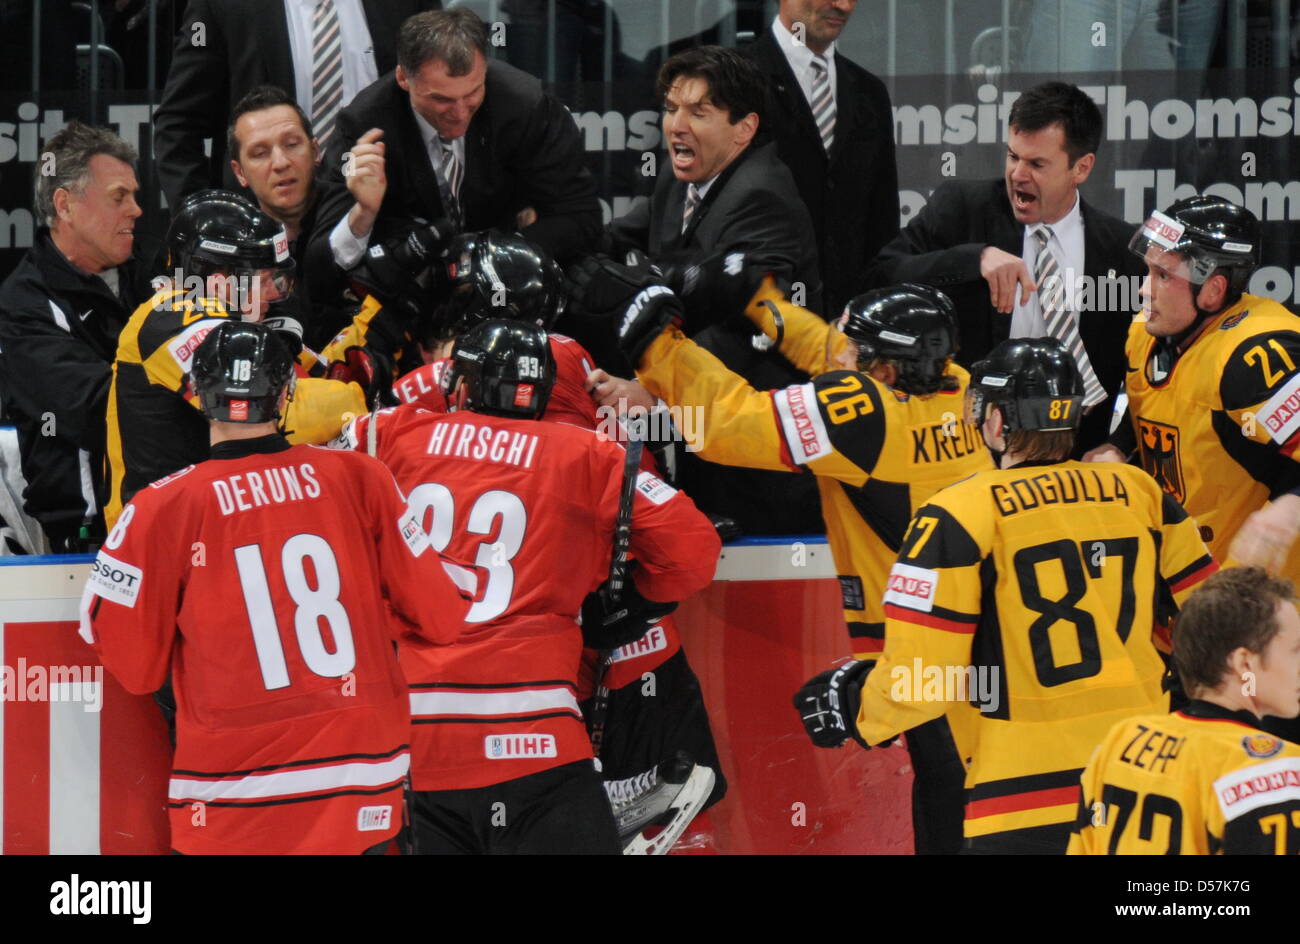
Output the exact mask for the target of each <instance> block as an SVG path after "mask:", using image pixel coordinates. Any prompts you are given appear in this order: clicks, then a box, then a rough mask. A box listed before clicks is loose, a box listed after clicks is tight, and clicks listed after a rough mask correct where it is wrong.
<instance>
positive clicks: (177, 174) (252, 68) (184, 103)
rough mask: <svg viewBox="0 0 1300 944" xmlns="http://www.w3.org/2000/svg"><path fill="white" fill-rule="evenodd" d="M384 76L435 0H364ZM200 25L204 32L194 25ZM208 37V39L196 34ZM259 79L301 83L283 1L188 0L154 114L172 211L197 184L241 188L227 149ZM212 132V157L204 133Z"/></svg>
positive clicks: (291, 85)
mask: <svg viewBox="0 0 1300 944" xmlns="http://www.w3.org/2000/svg"><path fill="white" fill-rule="evenodd" d="M361 6H362V9H363V10H364V12H365V16H366V25H367V26H368V27H369V29H370V40H371V42H372V43H373V44H374V50H375V66H376V68H378V70H379V74H380V75H383V74H384V73H385V72H388V71H389V70H391V69H393V68H394V67H395V66H396V65H397V30H398V28H399V27H400V26H401V25H402V22H403V21H404V20H405V19H406V18H407V17H409V16H411V15H413V14H415V13H419V12H420V11H421V10H436V9H438V7H439V6H440V4H439V3H437V2H436V0H361ZM198 24H202V32H201V34H200V33H198V32H196V26H197V25H198ZM196 38H202V40H203V44H202V45H195V39H196ZM259 85H278V86H279V87H280V88H282V89H284V90H285V91H286V92H288V93H289V94H290V95H293V94H294V89H295V87H296V82H295V81H294V73H293V54H292V53H291V51H290V47H289V22H288V20H287V18H286V17H285V12H284V4H283V3H281V2H280V0H189V6H188V7H187V9H186V12H185V22H184V24H183V25H182V26H181V28H180V31H179V32H178V33H177V34H176V48H175V52H174V53H173V54H172V64H171V69H170V70H169V71H168V73H167V82H166V84H165V85H164V86H163V92H162V102H161V103H160V104H159V106H158V111H157V112H155V113H154V154H155V156H156V157H157V161H158V178H159V181H160V182H161V184H162V188H163V193H165V194H166V195H167V203H168V205H169V206H170V207H171V208H172V210H173V211H174V210H175V208H176V207H177V206H178V205H179V203H180V201H181V200H182V199H184V198H185V197H186V196H188V195H189V194H191V193H194V192H195V191H197V190H203V189H205V188H208V187H224V188H226V189H227V190H239V189H241V188H240V186H239V182H238V181H237V180H235V176H234V174H233V173H232V172H231V170H230V155H229V154H227V153H226V125H227V124H228V123H229V119H230V112H231V111H232V110H233V108H234V106H235V104H236V103H237V102H238V101H239V100H240V99H241V98H243V97H244V96H245V95H246V94H248V93H249V92H250V91H252V90H253V89H254V88H255V87H257V86H259ZM204 138H212V139H213V140H212V156H211V158H209V157H206V156H205V155H204V153H203V139H204Z"/></svg>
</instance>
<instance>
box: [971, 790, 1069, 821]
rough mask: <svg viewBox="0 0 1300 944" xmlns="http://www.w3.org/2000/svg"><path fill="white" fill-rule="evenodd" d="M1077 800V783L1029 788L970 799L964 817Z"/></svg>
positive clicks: (973, 817) (990, 814)
mask: <svg viewBox="0 0 1300 944" xmlns="http://www.w3.org/2000/svg"><path fill="white" fill-rule="evenodd" d="M1078 801H1079V785H1078V784H1075V785H1074V786H1072V787H1053V788H1051V789H1049V790H1031V791H1029V792H1027V793H1016V794H1012V795H1011V796H1004V797H996V798H993V799H989V800H971V801H970V802H969V803H967V804H966V818H967V819H968V820H970V819H981V818H982V817H985V816H998V815H1001V814H1003V813H1023V812H1025V811H1026V810H1040V809H1044V808H1046V807H1050V806H1065V805H1067V804H1068V805H1070V806H1074V805H1075V804H1076V803H1078Z"/></svg>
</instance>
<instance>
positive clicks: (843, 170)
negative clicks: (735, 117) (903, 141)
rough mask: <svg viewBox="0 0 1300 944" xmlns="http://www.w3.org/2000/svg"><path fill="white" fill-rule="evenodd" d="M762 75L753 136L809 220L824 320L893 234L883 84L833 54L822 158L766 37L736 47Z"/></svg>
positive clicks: (889, 131)
mask: <svg viewBox="0 0 1300 944" xmlns="http://www.w3.org/2000/svg"><path fill="white" fill-rule="evenodd" d="M741 52H742V53H744V54H745V55H747V56H748V57H749V58H750V59H751V60H752V61H753V62H754V64H755V65H757V66H758V68H759V70H760V71H761V72H763V74H764V75H765V76H766V77H767V81H768V99H769V103H770V105H769V108H768V111H767V114H765V115H764V116H763V121H762V124H761V126H760V128H759V134H760V135H762V136H765V137H766V138H770V139H771V140H773V141H775V142H776V147H777V153H778V154H780V156H781V160H783V161H784V162H785V164H786V166H787V167H789V168H790V173H791V174H792V175H793V176H794V181H795V185H796V186H797V187H798V188H799V196H800V197H802V198H803V202H804V205H805V206H807V207H808V213H809V215H810V216H811V217H812V224H813V228H814V230H815V231H816V233H817V256H818V259H820V261H821V273H822V288H823V291H824V293H825V310H824V314H825V315H826V316H827V317H834V316H836V315H838V314H839V313H840V312H841V311H842V310H843V309H844V305H845V304H846V303H847V302H848V301H849V300H850V299H851V298H853V297H854V296H855V295H857V294H859V293H861V292H862V291H863V290H864V289H865V288H866V270H867V265H868V264H869V263H870V262H871V260H872V259H874V258H875V257H876V253H878V252H879V251H880V250H881V249H882V248H883V247H884V245H885V244H886V243H888V242H889V241H890V240H891V239H893V238H894V236H895V235H897V233H898V168H897V166H896V164H895V162H894V113H893V111H892V109H891V108H890V104H889V92H888V90H887V89H886V88H885V84H884V83H883V82H881V81H880V79H878V78H876V77H875V76H874V75H872V74H871V73H870V72H868V71H866V70H865V69H863V68H862V67H861V66H859V65H858V64H857V63H855V62H852V61H851V60H849V59H846V58H844V56H841V55H840V54H839V53H838V52H837V53H836V54H835V80H836V86H837V87H836V95H835V140H834V143H832V144H831V152H830V154H829V155H828V154H827V153H826V148H825V147H823V146H822V139H821V133H820V132H819V131H818V130H817V125H816V123H815V122H814V121H813V116H812V109H811V108H810V107H809V105H808V99H807V98H805V97H804V94H803V89H801V88H800V87H799V80H798V79H796V78H795V75H794V71H793V70H792V69H791V68H790V62H789V60H787V59H786V57H785V54H784V53H782V51H781V49H780V48H779V47H778V46H777V40H776V37H775V35H774V34H773V33H771V32H768V33H766V34H765V35H764V36H762V37H761V38H760V39H759V40H758V41H757V42H754V43H752V44H750V45H749V46H746V47H744V48H742V49H741Z"/></svg>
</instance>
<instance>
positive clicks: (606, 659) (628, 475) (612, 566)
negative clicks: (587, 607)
mask: <svg viewBox="0 0 1300 944" xmlns="http://www.w3.org/2000/svg"><path fill="white" fill-rule="evenodd" d="M623 429H624V431H625V432H626V433H627V437H628V440H627V445H626V447H625V448H626V452H625V453H624V456H623V484H622V488H621V489H620V490H619V496H618V515H617V517H616V518H615V519H614V556H613V557H612V558H611V560H610V562H609V579H608V581H607V586H608V596H607V600H608V604H609V609H610V611H609V612H607V613H606V614H605V619H604V622H605V624H606V625H608V624H609V623H612V622H614V621H615V620H617V619H621V618H622V617H623V616H624V615H625V613H626V611H625V610H619V609H616V608H615V607H616V606H617V604H618V603H619V601H620V600H621V599H622V597H623V585H624V584H625V583H626V582H627V571H628V563H627V553H628V549H629V547H630V546H631V543H632V503H633V500H634V499H635V498H636V480H637V476H638V475H639V474H640V469H641V452H642V450H643V449H644V448H645V442H644V441H643V440H641V439H639V438H637V436H636V435H635V434H634V433H633V431H632V430H631V428H630V427H629V425H628V424H626V423H625V424H624V425H623ZM613 654H614V651H613V650H612V649H601V650H600V651H599V652H598V654H597V656H596V680H595V684H596V694H595V695H594V696H593V698H592V702H591V750H592V753H593V754H594V755H595V756H596V759H597V760H599V759H600V748H601V743H602V741H603V740H604V737H605V715H606V714H607V713H608V711H609V695H610V692H609V689H608V688H607V687H606V686H605V673H606V671H608V669H609V667H610V665H611V664H612V657H613Z"/></svg>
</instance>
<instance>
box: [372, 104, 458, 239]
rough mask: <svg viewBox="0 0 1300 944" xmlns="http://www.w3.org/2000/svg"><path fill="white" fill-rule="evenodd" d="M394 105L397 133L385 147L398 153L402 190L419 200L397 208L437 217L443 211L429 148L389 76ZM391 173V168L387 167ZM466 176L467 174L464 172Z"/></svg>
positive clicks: (411, 212) (391, 151)
mask: <svg viewBox="0 0 1300 944" xmlns="http://www.w3.org/2000/svg"><path fill="white" fill-rule="evenodd" d="M392 82H393V92H394V107H395V108H396V109H397V114H398V116H399V117H398V120H397V133H398V138H399V140H397V141H393V142H392V143H390V144H389V145H388V147H387V148H386V151H387V152H388V153H389V154H399V155H401V163H400V165H399V166H401V167H403V168H405V171H404V172H405V173H406V174H407V175H408V177H407V179H408V180H409V182H410V186H409V187H408V188H407V189H406V190H405V192H406V193H408V194H411V195H414V196H415V197H416V198H417V199H418V200H419V201H420V205H419V206H414V207H400V208H399V209H400V211H401V212H403V213H407V214H410V215H411V216H423V217H425V218H426V219H430V220H433V219H437V218H438V217H440V216H445V215H446V214H445V213H444V212H443V209H442V197H441V196H440V195H439V193H438V178H437V177H435V176H434V173H433V165H432V164H431V163H429V149H428V148H427V147H426V146H425V143H424V138H423V136H422V135H421V134H420V126H419V125H418V124H417V123H416V121H415V113H414V112H413V111H411V101H410V98H409V97H408V96H407V94H406V93H405V92H403V91H402V89H401V86H399V85H398V84H397V80H396V79H393V80H392ZM395 163H397V162H390V163H389V164H388V167H389V168H390V169H391V168H392V167H393V166H394V164H395ZM390 173H391V170H390ZM466 176H467V177H468V175H466Z"/></svg>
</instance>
